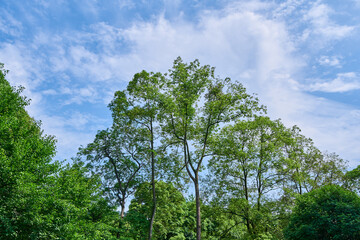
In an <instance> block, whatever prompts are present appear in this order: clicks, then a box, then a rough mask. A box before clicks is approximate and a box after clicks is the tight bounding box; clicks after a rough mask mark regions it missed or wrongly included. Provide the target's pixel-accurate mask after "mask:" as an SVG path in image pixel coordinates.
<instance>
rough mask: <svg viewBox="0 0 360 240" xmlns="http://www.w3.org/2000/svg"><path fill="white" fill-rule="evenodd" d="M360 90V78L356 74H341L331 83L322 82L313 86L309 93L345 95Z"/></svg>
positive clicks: (310, 87) (309, 88)
mask: <svg viewBox="0 0 360 240" xmlns="http://www.w3.org/2000/svg"><path fill="white" fill-rule="evenodd" d="M359 89H360V77H359V76H358V75H357V74H356V73H354V72H348V73H339V74H338V75H337V78H335V79H333V80H331V81H327V82H325V81H322V82H317V83H314V84H311V85H310V86H309V87H308V90H309V91H321V92H329V93H343V92H348V91H354V90H359Z"/></svg>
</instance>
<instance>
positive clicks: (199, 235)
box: [194, 173, 201, 240]
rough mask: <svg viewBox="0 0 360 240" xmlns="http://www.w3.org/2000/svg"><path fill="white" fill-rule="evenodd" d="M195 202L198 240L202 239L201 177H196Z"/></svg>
mask: <svg viewBox="0 0 360 240" xmlns="http://www.w3.org/2000/svg"><path fill="white" fill-rule="evenodd" d="M194 184H195V201H196V240H200V239H201V212H200V190H199V176H198V174H197V173H196V175H195V181H194Z"/></svg>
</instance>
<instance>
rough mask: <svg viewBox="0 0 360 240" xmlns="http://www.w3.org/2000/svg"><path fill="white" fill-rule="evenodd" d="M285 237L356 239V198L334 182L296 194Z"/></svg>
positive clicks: (359, 209)
mask: <svg viewBox="0 0 360 240" xmlns="http://www.w3.org/2000/svg"><path fill="white" fill-rule="evenodd" d="M285 237H286V239H292V240H296V239H309V240H310V239H320V240H321V239H339V240H340V239H341V240H346V239H349V240H350V239H360V198H359V197H358V196H357V195H356V194H355V193H353V192H350V191H348V190H345V189H343V188H342V187H339V186H336V185H328V186H323V187H321V188H319V189H315V190H313V191H311V192H309V193H306V194H304V195H302V196H299V197H298V198H297V200H296V206H295V209H294V211H293V213H292V216H291V220H290V223H289V225H288V227H287V228H286V229H285Z"/></svg>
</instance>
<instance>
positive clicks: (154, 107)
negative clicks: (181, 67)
mask: <svg viewBox="0 0 360 240" xmlns="http://www.w3.org/2000/svg"><path fill="white" fill-rule="evenodd" d="M162 85H163V76H162V74H160V73H153V72H150V73H148V72H146V71H142V72H140V73H137V74H135V75H134V78H133V80H132V81H130V83H129V85H128V87H127V92H128V93H129V103H130V105H131V112H130V115H131V119H132V120H133V121H134V122H136V123H137V124H138V125H139V128H140V129H141V132H142V133H143V136H144V140H145V141H146V146H147V148H145V149H144V150H145V152H144V153H145V156H146V157H147V159H148V162H149V163H150V179H151V180H150V181H151V186H152V187H151V189H152V190H151V191H152V214H151V218H150V226H149V234H148V239H151V238H152V233H153V226H154V220H155V214H156V207H157V203H156V191H155V180H156V172H155V169H156V168H157V159H158V158H159V156H161V155H162V153H159V152H158V149H157V148H156V146H155V144H156V143H155V141H160V139H159V134H158V133H159V131H158V127H159V126H158V121H157V120H158V116H159V112H160V105H159V102H160V97H161V95H160V88H161V86H162Z"/></svg>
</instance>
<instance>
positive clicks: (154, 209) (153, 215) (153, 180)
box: [149, 120, 156, 240]
mask: <svg viewBox="0 0 360 240" xmlns="http://www.w3.org/2000/svg"><path fill="white" fill-rule="evenodd" d="M150 132H151V133H150V134H151V142H150V144H151V186H152V197H153V209H152V215H151V219H150V229H149V240H151V238H152V232H153V226H154V220H155V213H156V192H155V156H154V138H153V137H154V135H153V126H152V120H151V122H150Z"/></svg>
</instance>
